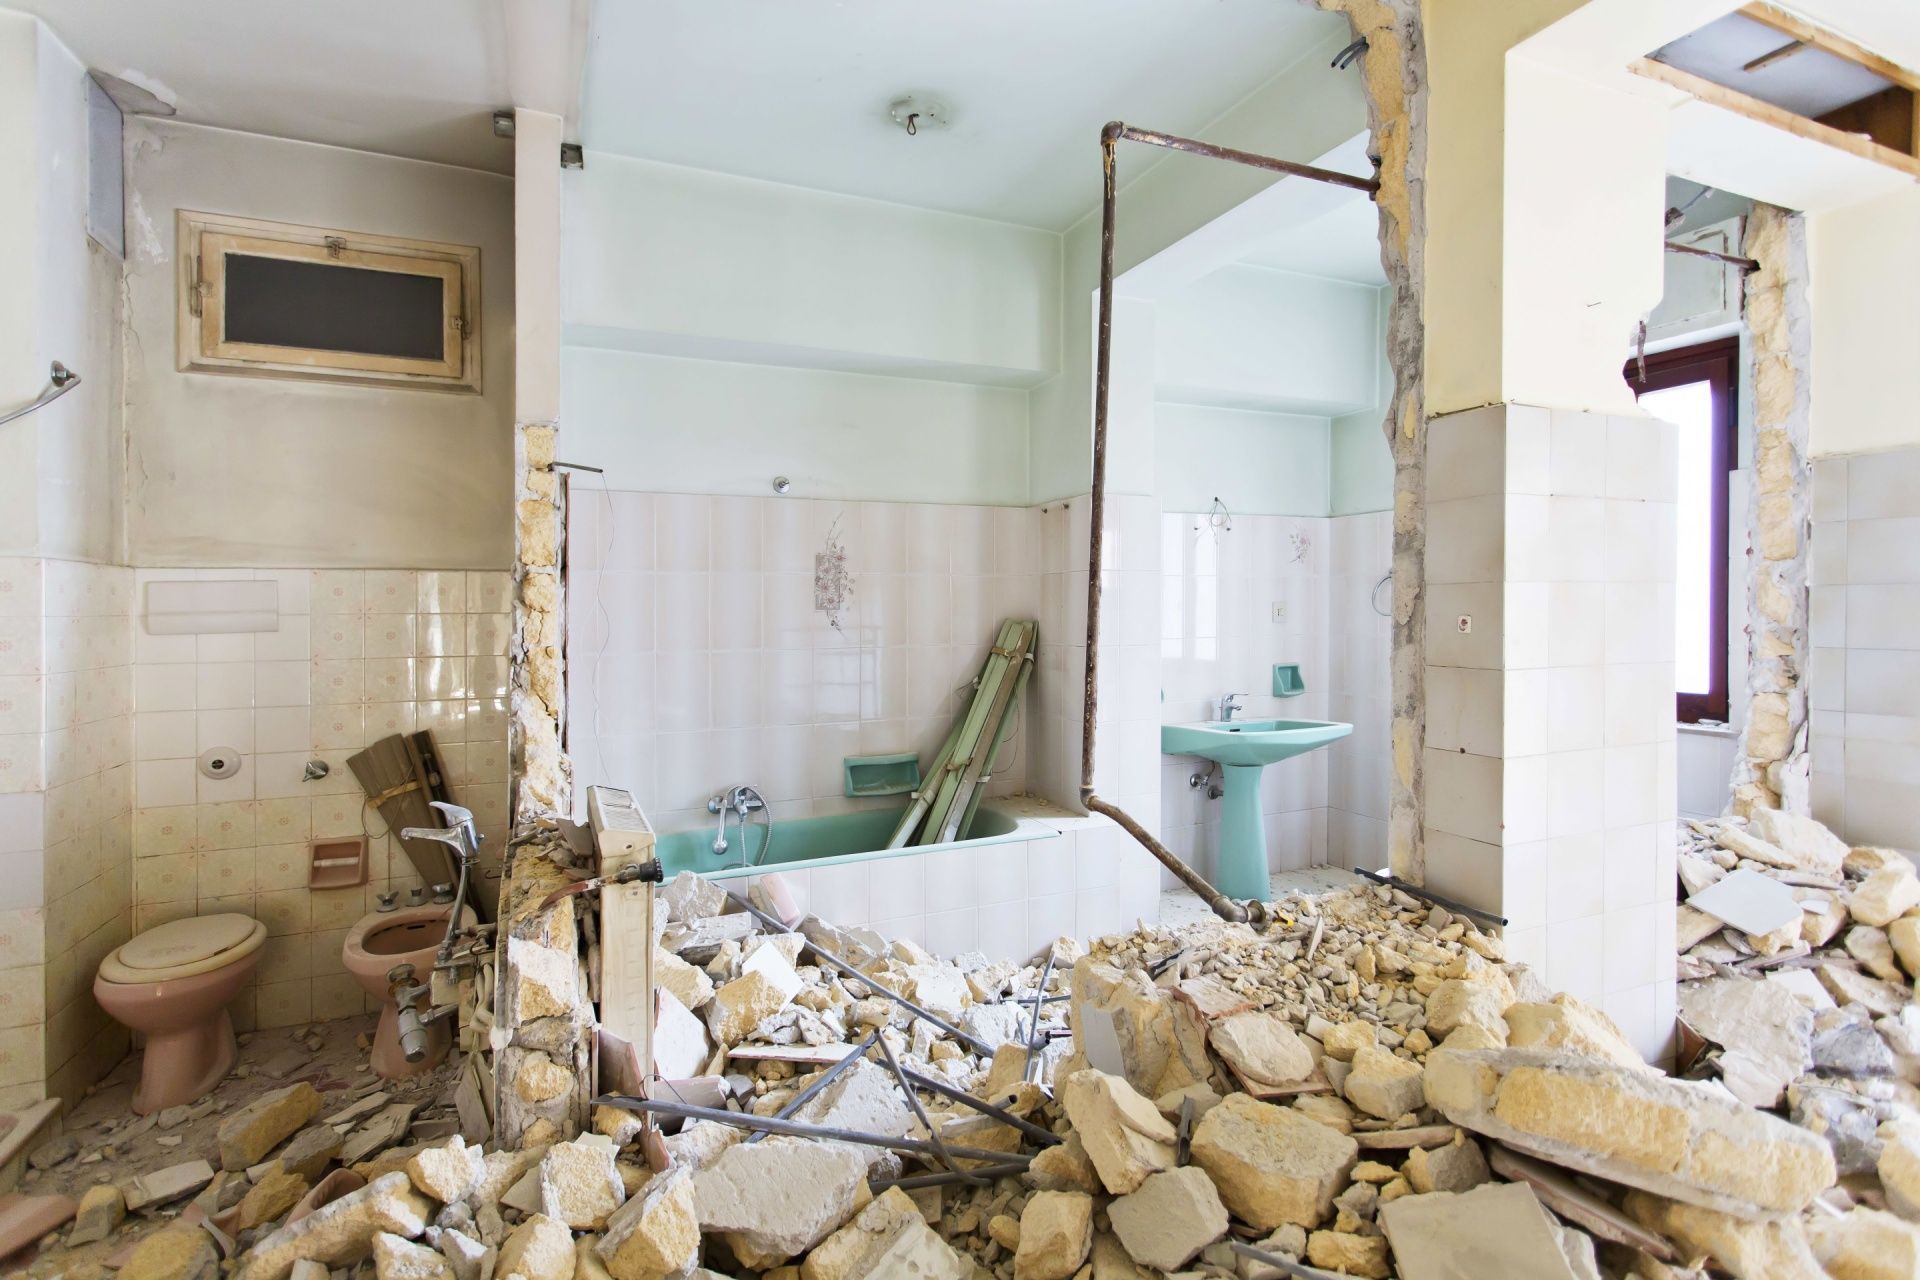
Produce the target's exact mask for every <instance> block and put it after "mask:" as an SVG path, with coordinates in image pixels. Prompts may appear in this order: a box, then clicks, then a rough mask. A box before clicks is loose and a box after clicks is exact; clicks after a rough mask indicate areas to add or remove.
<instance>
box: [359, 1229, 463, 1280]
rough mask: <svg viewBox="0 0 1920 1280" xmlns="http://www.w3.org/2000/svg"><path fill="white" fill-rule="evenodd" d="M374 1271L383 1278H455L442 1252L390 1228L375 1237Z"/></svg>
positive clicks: (438, 1279) (427, 1279) (384, 1279)
mask: <svg viewBox="0 0 1920 1280" xmlns="http://www.w3.org/2000/svg"><path fill="white" fill-rule="evenodd" d="M373 1273H374V1275H376V1276H378V1277H379V1280H454V1275H453V1268H452V1267H451V1266H449V1265H448V1263H447V1260H446V1259H445V1258H444V1257H442V1256H441V1255H440V1254H439V1253H438V1252H436V1251H435V1250H432V1249H429V1248H427V1247H426V1246H425V1245H419V1244H415V1243H414V1242H413V1241H411V1240H404V1239H402V1238H401V1237H399V1236H396V1235H394V1234H392V1233H391V1232H388V1231H382V1232H379V1233H378V1234H376V1235H375V1236H374V1237H373Z"/></svg>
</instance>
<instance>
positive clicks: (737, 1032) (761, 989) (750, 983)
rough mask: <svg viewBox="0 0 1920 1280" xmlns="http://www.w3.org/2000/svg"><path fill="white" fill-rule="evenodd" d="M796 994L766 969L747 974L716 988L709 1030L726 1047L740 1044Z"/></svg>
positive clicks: (710, 1010) (712, 1001) (708, 1006)
mask: <svg viewBox="0 0 1920 1280" xmlns="http://www.w3.org/2000/svg"><path fill="white" fill-rule="evenodd" d="M723 918H724V917H723ZM788 972H792V971H791V970H789V971H788ZM792 994H793V993H792V992H791V991H788V990H785V989H783V987H782V985H781V983H780V981H779V979H778V977H777V976H769V975H768V974H767V973H766V972H765V971H764V970H756V971H755V972H753V973H748V974H743V975H742V976H740V977H738V978H735V979H734V980H733V981H732V982H728V983H725V984H723V985H721V986H720V987H718V988H717V989H715V991H714V993H713V999H712V1000H711V1001H709V1002H708V1004H707V1011H706V1018H707V1029H708V1030H709V1031H711V1032H712V1033H713V1038H714V1039H715V1040H716V1041H718V1042H719V1043H720V1044H722V1045H734V1044H738V1043H739V1042H740V1041H741V1040H742V1039H743V1038H745V1036H746V1034H747V1033H748V1032H749V1031H751V1030H753V1029H754V1027H756V1026H757V1025H759V1023H760V1020H761V1019H762V1018H765V1017H767V1016H768V1015H769V1014H773V1013H777V1012H779V1010H780V1009H782V1008H783V1007H785V1005H786V1003H787V1001H788V1000H789V999H791V998H792Z"/></svg>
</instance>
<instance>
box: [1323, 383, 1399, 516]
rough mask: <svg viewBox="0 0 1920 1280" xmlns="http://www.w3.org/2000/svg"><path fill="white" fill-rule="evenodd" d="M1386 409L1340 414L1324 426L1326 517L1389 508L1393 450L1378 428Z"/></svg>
mask: <svg viewBox="0 0 1920 1280" xmlns="http://www.w3.org/2000/svg"><path fill="white" fill-rule="evenodd" d="M1385 417H1386V410H1385V409H1384V408H1379V409H1367V410H1364V411H1362V412H1360V413H1349V414H1344V415H1342V416H1341V417H1338V418H1335V419H1334V420H1333V421H1332V422H1331V423H1329V424H1328V434H1329V436H1330V437H1331V440H1330V445H1331V447H1330V450H1329V453H1330V455H1331V459H1330V462H1329V464H1328V485H1327V489H1328V504H1327V505H1328V514H1330V515H1336V516H1350V515H1354V514H1356V513H1358V512H1362V511H1390V510H1392V509H1393V451H1392V450H1391V449H1389V448H1387V437H1386V433H1385V430H1384V429H1383V427H1382V425H1381V424H1382V421H1383V420H1384V419H1385Z"/></svg>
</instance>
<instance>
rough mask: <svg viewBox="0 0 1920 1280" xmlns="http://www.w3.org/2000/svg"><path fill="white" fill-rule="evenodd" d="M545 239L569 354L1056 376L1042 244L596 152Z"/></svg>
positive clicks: (1007, 232) (879, 204) (1012, 229)
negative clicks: (557, 229)
mask: <svg viewBox="0 0 1920 1280" xmlns="http://www.w3.org/2000/svg"><path fill="white" fill-rule="evenodd" d="M563 239H564V243H565V246H566V247H565V265H564V268H563V269H564V272H565V285H564V301H563V306H564V309H565V320H566V324H567V335H568V339H569V341H570V342H572V343H574V344H575V345H591V346H610V347H622V348H627V349H630V350H637V351H653V352H659V353H663V354H669V355H693V356H707V357H712V358H717V359H732V360H742V361H751V362H754V363H762V364H786V365H793V366H798V367H809V368H827V369H844V370H854V371H860V372H877V373H884V372H899V373H907V374H911V375H916V376H922V377H930V378H938V379H945V380H949V381H967V382H989V383H999V384H1003V385H1012V386H1021V385H1030V384H1032V383H1034V382H1038V381H1040V380H1041V379H1042V378H1045V377H1048V376H1050V375H1051V374H1052V372H1053V371H1054V369H1055V368H1056V367H1057V364H1056V360H1057V349H1058V336H1057V328H1058V326H1057V314H1058V313H1057V308H1056V304H1055V299H1056V297H1057V289H1058V282H1059V262H1060V238H1059V237H1058V236H1057V235H1055V234H1053V233H1051V232H1047V231H1039V230H1036V229H1034V228H1031V227H1017V226H1013V225H1011V224H1009V223H1000V222H989V221H986V220H984V219H980V218H968V217H962V216H959V215H956V214H948V213H937V212H933V211H929V210H925V209H910V208H907V207H905V206H903V205H894V204H888V203H885V202H883V201H878V200H868V199H862V198H860V197H855V196H843V195H834V194H830V193H827V192H820V191H809V190H805V189H803V188H799V187H789V186H783V185H781V184H779V183H772V182H761V181H758V180H754V179H749V178H737V177H732V176H730V175H727V174H721V173H710V172H705V171H702V170H697V169H686V168H681V167H678V166H675V165H666V164H656V163H652V162H649V161H641V160H630V159H626V158H624V157H621V156H614V155H604V154H601V153H597V152H596V153H594V154H593V155H591V156H589V157H588V162H587V166H586V168H585V169H582V170H579V171H576V172H571V173H569V174H568V175H567V179H566V211H565V223H564V235H563Z"/></svg>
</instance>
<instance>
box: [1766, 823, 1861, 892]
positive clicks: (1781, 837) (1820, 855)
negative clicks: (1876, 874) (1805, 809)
mask: <svg viewBox="0 0 1920 1280" xmlns="http://www.w3.org/2000/svg"><path fill="white" fill-rule="evenodd" d="M1747 827H1748V830H1750V831H1752V832H1753V834H1754V835H1755V836H1757V837H1758V838H1760V839H1762V840H1765V841H1767V842H1768V843H1769V844H1771V845H1773V846H1774V848H1776V849H1778V850H1780V852H1782V853H1784V854H1786V855H1787V857H1788V858H1790V859H1792V861H1793V863H1794V865H1795V866H1797V867H1799V868H1800V869H1801V870H1802V871H1810V872H1812V873H1814V874H1815V875H1822V876H1832V877H1833V878H1835V879H1838V878H1839V876H1840V872H1841V870H1842V868H1844V867H1845V866H1846V863H1847V852H1848V848H1847V842H1846V841H1844V840H1842V839H1840V837H1838V836H1836V835H1834V834H1833V832H1831V831H1829V830H1827V829H1826V827H1824V826H1822V825H1821V824H1820V823H1819V822H1818V821H1817V820H1815V819H1813V818H1809V817H1807V816H1806V815H1804V814H1797V813H1788V812H1786V811H1785V810H1784V809H1755V810H1754V811H1753V814H1752V816H1751V817H1749V818H1748V820H1747Z"/></svg>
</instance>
